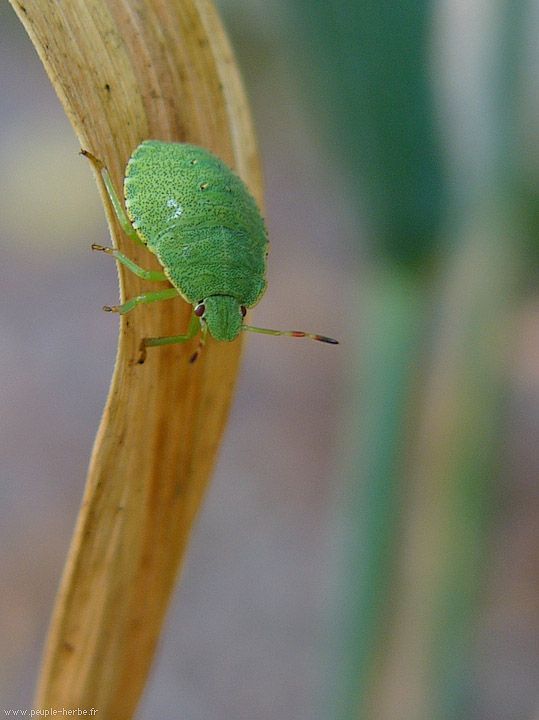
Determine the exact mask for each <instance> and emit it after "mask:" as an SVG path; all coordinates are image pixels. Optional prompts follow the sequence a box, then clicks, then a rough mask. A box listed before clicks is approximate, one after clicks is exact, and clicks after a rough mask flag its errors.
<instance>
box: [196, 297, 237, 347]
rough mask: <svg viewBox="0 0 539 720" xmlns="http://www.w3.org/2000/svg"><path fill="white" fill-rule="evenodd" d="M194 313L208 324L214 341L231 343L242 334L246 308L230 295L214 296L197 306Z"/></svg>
mask: <svg viewBox="0 0 539 720" xmlns="http://www.w3.org/2000/svg"><path fill="white" fill-rule="evenodd" d="M194 313H195V315H196V316H197V317H199V318H201V320H204V322H205V323H206V324H207V326H208V330H209V333H210V335H211V336H212V338H213V339H214V340H220V341H223V340H224V341H227V342H229V341H231V340H234V339H235V338H237V337H238V335H239V334H240V332H241V325H242V322H243V317H244V315H245V308H244V307H242V306H240V305H239V303H238V301H237V300H236V299H235V298H233V297H231V296H230V295H213V296H211V297H207V298H205V299H204V300H203V301H202V302H200V303H198V304H197V305H195V309H194Z"/></svg>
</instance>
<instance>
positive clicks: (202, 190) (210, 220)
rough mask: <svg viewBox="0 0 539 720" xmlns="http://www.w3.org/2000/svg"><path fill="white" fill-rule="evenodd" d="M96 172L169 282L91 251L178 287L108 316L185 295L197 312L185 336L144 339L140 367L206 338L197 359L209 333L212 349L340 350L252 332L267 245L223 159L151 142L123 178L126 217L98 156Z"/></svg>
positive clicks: (255, 212) (256, 215) (128, 228)
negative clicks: (169, 349) (235, 344)
mask: <svg viewBox="0 0 539 720" xmlns="http://www.w3.org/2000/svg"><path fill="white" fill-rule="evenodd" d="M81 152H82V154H83V155H86V157H88V158H89V159H90V160H91V161H92V163H94V165H95V166H96V168H97V169H98V170H99V172H100V174H101V177H102V179H103V182H104V184H105V187H106V190H107V192H108V195H109V197H110V200H111V202H112V206H113V208H114V211H115V213H116V215H117V217H118V220H119V222H120V224H121V226H122V228H123V230H124V232H125V233H126V234H127V235H128V236H129V237H130V238H131V239H132V240H133V242H135V243H138V244H140V245H145V246H146V247H147V248H148V249H149V250H151V252H153V253H154V254H155V255H156V256H157V259H158V260H159V262H160V263H161V265H162V266H163V270H164V272H156V271H151V270H144V269H143V268H141V267H140V266H139V265H137V264H136V263H134V262H133V261H132V260H131V259H130V258H129V257H127V256H126V255H124V254H123V253H121V252H120V251H119V250H117V249H115V248H105V247H102V246H101V245H92V248H93V249H94V250H100V251H102V252H105V253H107V254H108V255H112V256H113V257H114V258H115V259H116V260H117V261H118V262H120V263H122V264H123V265H125V266H126V267H127V268H128V269H129V270H130V271H131V272H133V273H135V274H136V275H137V276H138V277H141V278H144V279H146V280H155V281H166V280H169V281H170V282H171V283H172V285H173V287H172V288H167V289H166V290H160V291H157V292H147V293H143V294H142V295H138V296H137V297H134V298H131V299H130V300H128V301H127V302H125V303H124V304H123V305H119V306H115V307H108V306H105V308H104V309H105V310H109V311H114V312H119V313H121V314H125V313H127V312H130V311H131V310H133V308H135V307H136V306H137V305H140V304H142V303H150V302H156V301H159V300H168V299H171V298H173V297H177V296H178V295H181V296H182V297H183V298H184V300H187V302H189V303H190V304H191V305H193V315H192V316H191V322H190V323H189V328H188V330H187V333H186V334H184V335H173V336H170V337H157V338H143V340H142V342H141V355H140V358H139V362H140V363H142V362H144V359H145V357H146V348H147V347H156V346H161V345H170V344H172V343H179V342H186V341H188V340H191V339H192V338H193V337H194V336H195V335H196V333H197V332H198V331H199V330H200V342H199V346H198V349H197V351H196V352H195V353H194V355H193V356H192V357H191V362H193V361H194V360H195V359H196V357H197V356H198V354H199V352H200V348H201V347H202V345H203V344H204V341H205V338H206V333H207V332H209V333H210V335H211V336H212V337H213V338H214V339H215V340H226V341H231V340H234V339H235V338H236V337H237V336H238V335H239V333H240V331H241V330H250V331H252V332H259V333H265V334H268V335H288V336H289V337H310V338H312V339H313V340H321V341H322V342H326V343H332V344H337V340H333V339H331V338H328V337H325V336H324V335H316V334H312V333H305V332H303V331H298V330H268V329H266V328H257V327H251V326H249V325H245V324H244V323H243V318H244V316H245V312H246V308H250V307H253V305H255V304H256V303H257V302H258V300H259V299H260V298H261V296H262V295H263V293H264V290H265V289H266V279H265V275H266V256H267V254H268V237H267V232H266V228H265V227H264V221H263V220H262V216H261V215H260V211H259V209H258V207H257V205H256V203H255V201H254V200H253V198H252V197H251V195H250V194H249V191H248V190H247V188H246V187H245V185H244V184H243V182H242V181H241V180H240V178H239V177H238V176H237V175H235V174H234V173H233V172H232V170H231V169H230V168H229V167H228V166H227V165H225V163H224V162H223V161H222V160H220V159H219V158H218V157H217V156H216V155H214V154H213V153H211V152H209V151H208V150H204V149H203V148H199V147H196V146H194V145H187V144H184V143H168V142H161V141H158V140H145V141H144V142H142V143H141V144H140V145H139V146H138V147H136V148H135V150H134V151H133V153H132V155H131V157H130V159H129V162H128V163H127V168H126V172H125V180H124V194H125V207H126V210H127V216H126V214H125V212H124V209H123V207H122V203H121V201H120V199H119V197H118V195H117V194H116V190H115V189H114V185H113V184H112V179H111V177H110V175H109V173H108V171H107V169H106V168H105V167H104V165H103V163H102V162H101V161H100V160H98V159H97V158H96V157H95V156H94V155H92V153H90V152H88V151H87V150H82V151H81Z"/></svg>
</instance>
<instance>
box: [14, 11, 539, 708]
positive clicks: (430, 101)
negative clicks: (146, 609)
mask: <svg viewBox="0 0 539 720" xmlns="http://www.w3.org/2000/svg"><path fill="white" fill-rule="evenodd" d="M217 4H218V7H219V9H220V11H221V14H222V17H223V20H224V22H225V25H226V27H227V29H228V31H229V33H230V36H231V39H232V42H233V44H234V46H235V48H236V52H237V56H238V60H239V63H240V66H241V67H242V69H243V74H244V79H245V82H246V85H247V89H248V93H249V96H250V99H251V106H252V110H253V114H254V118H255V123H256V127H257V131H258V137H259V142H260V149H261V154H262V160H263V169H264V174H265V182H266V199H267V203H266V205H267V207H266V218H267V224H268V227H269V232H270V238H271V243H272V245H271V254H270V262H269V272H268V280H269V285H268V291H267V293H266V295H265V297H264V300H263V302H262V303H261V304H260V306H259V307H257V309H256V312H255V314H254V316H253V317H254V319H255V320H256V324H258V325H261V326H263V327H264V326H265V327H279V328H301V329H305V330H309V331H313V332H321V333H325V334H328V335H331V336H334V337H337V338H339V339H340V340H341V343H342V344H341V345H340V346H339V347H338V348H333V347H330V346H324V345H322V344H317V343H308V342H303V341H298V342H296V341H293V340H287V339H284V338H282V339H277V338H271V337H264V336H254V337H252V338H251V337H250V338H247V342H246V343H245V352H244V361H243V365H242V370H241V374H240V379H239V384H238V393H237V397H236V401H235V404H234V406H233V410H232V413H231V417H230V422H229V425H228V430H227V433H226V436H225V439H224V442H223V445H222V448H221V452H220V458H219V462H218V465H217V468H216V472H215V477H214V481H213V484H212V486H211V487H210V491H209V493H208V497H207V500H206V502H205V505H204V508H203V511H202V513H201V516H200V518H199V521H198V523H197V528H196V531H195V533H194V536H193V539H192V542H191V547H190V551H189V554H188V558H187V563H186V565H185V567H184V570H183V573H182V580H181V584H180V587H179V591H178V592H177V593H176V596H175V599H174V601H173V603H172V606H171V609H170V613H169V616H168V621H167V624H166V627H165V632H164V634H163V639H162V643H161V647H160V649H159V652H158V655H157V660H156V663H155V666H154V670H153V673H152V676H151V679H150V682H149V684H148V687H147V691H146V693H145V695H144V698H143V701H142V703H141V706H140V709H139V713H138V719H139V720H146V719H148V720H149V719H150V718H155V717H174V718H176V717H177V718H182V720H210V719H211V720H290V719H291V718H293V719H294V720H307V718H309V720H310V719H316V720H322V719H323V720H328V719H329V718H339V719H341V720H348V719H352V718H354V719H355V720H357V719H358V718H360V719H361V720H393V719H394V720H397V718H398V720H438V719H439V720H445V719H452V718H455V720H456V718H467V719H469V720H537V718H539V682H538V672H537V668H538V666H539V665H538V663H539V652H538V648H539V602H538V599H539V563H538V553H537V548H538V547H539V525H538V523H537V517H538V511H539V489H538V483H537V478H538V477H539V452H538V442H537V437H538V427H539V424H538V420H539V409H538V408H539V403H538V399H539V296H538V293H537V282H536V278H537V250H538V242H537V238H538V230H539V122H538V119H539V80H538V78H539V72H538V70H539V44H538V43H537V37H539V6H538V5H537V3H534V2H532V1H531V0H529V1H524V0H516V1H515V0H505V1H504V0H491V1H490V2H489V1H488V0H441V1H439V2H427V1H426V0H415V2H398V1H397V0H388V2H385V3H379V2H375V1H374V0H353V1H352V0H345V1H344V2H338V3H337V2H333V1H332V0H327V2H325V3H316V2H314V3H313V2H312V0H309V2H307V0H286V2H285V1H284V0H274V1H273V2H271V3H267V2H264V1H263V0H219V2H218V3H217ZM0 92H1V105H0V127H1V132H0V158H1V163H0V285H1V297H2V300H1V303H0V337H1V342H0V407H1V412H0V481H1V502H0V547H1V548H2V552H1V554H0V588H1V590H0V657H2V663H1V664H0V706H1V707H3V708H5V709H8V708H13V709H16V708H30V707H31V701H32V696H33V692H34V684H35V680H36V676H37V672H38V667H39V661H40V654H41V650H42V646H43V642H44V637H45V633H46V629H47V625H48V621H49V617H50V612H51V610H52V606H53V602H54V597H55V593H56V589H57V586H58V583H59V579H60V574H61V570H62V567H63V563H64V559H65V554H66V551H67V548H68V544H69V542H70V538H71V533H72V529H73V525H74V521H75V517H76V514H77V511H78V506H79V502H80V498H81V496H82V491H83V486H84V482H85V477H86V469H87V464H88V459H89V456H90V452H91V448H92V444H93V439H94V435H95V432H96V429H97V427H98V424H99V420H100V416H101V412H102V409H103V406H104V403H105V398H106V395H107V391H108V384H109V382H110V377H111V374H112V367H113V364H114V358H115V352H116V341H117V323H116V321H115V318H114V317H111V316H107V315H105V314H103V313H102V312H101V309H100V308H101V306H102V305H103V304H106V303H113V302H115V301H116V298H117V281H116V270H115V268H114V263H112V262H108V261H107V260H104V259H103V258H101V257H96V256H95V255H93V254H92V253H91V251H90V245H91V243H92V242H97V243H104V244H108V232H107V228H106V224H105V220H104V213H103V210H102V207H101V206H100V202H99V199H98V194H97V191H96V187H95V185H94V181H93V177H92V174H91V172H90V168H89V167H88V164H87V163H86V162H85V161H84V159H82V158H80V157H79V156H78V154H77V153H78V150H79V146H78V142H77V139H76V137H75V135H74V133H73V132H72V130H71V127H70V125H69V123H68V121H67V119H66V118H65V116H64V113H63V110H62V108H61V106H60V103H59V101H58V100H57V98H56V96H55V95H54V92H53V90H52V87H51V86H50V83H49V81H48V79H47V77H46V75H45V72H44V70H43V69H42V67H41V64H40V62H39V60H38V58H37V55H36V54H35V52H34V50H33V48H32V46H31V44H30V41H29V40H28V38H27V37H26V35H25V33H24V31H23V28H22V26H20V24H19V22H18V20H17V19H16V17H15V15H14V13H13V12H12V10H11V9H10V7H9V6H8V4H7V3H6V2H3V3H2V4H0Z"/></svg>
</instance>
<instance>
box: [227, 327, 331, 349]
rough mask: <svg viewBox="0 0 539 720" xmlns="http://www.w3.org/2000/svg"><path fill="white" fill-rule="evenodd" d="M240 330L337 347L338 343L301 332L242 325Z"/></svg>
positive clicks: (322, 336)
mask: <svg viewBox="0 0 539 720" xmlns="http://www.w3.org/2000/svg"><path fill="white" fill-rule="evenodd" d="M241 329H242V330H249V331H250V332H257V333H264V334H265V335H287V336H288V337H308V338H311V340H319V341H320V342H325V343H330V344H331V345H338V344H339V341H338V340H334V339H333V338H330V337H326V336H325V335H316V334H315V333H306V332H301V330H268V329H267V328H259V327H252V326H251V325H242V327H241Z"/></svg>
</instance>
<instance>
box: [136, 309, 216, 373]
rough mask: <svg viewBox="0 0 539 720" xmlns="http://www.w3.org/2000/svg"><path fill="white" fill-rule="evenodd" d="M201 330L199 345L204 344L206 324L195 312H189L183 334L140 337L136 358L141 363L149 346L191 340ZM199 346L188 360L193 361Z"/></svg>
mask: <svg viewBox="0 0 539 720" xmlns="http://www.w3.org/2000/svg"><path fill="white" fill-rule="evenodd" d="M199 330H201V331H202V335H201V340H200V345H203V344H204V340H205V339H206V332H207V326H206V323H205V322H201V321H200V318H198V317H197V316H196V315H195V313H192V314H191V319H190V321H189V327H188V328H187V332H186V334H185V335H170V336H168V337H157V338H142V340H141V343H140V356H139V359H138V363H139V364H140V365H142V363H143V362H144V361H145V360H146V349H147V348H149V347H161V346H162V345H174V344H175V343H181V342H187V341H188V340H192V339H193V338H194V337H195V335H196V334H197V332H198V331H199ZM200 345H199V348H197V351H196V352H195V354H194V355H193V356H192V357H191V360H190V362H194V361H195V360H196V358H197V356H198V353H199V349H200Z"/></svg>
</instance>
